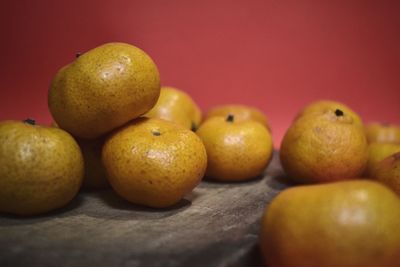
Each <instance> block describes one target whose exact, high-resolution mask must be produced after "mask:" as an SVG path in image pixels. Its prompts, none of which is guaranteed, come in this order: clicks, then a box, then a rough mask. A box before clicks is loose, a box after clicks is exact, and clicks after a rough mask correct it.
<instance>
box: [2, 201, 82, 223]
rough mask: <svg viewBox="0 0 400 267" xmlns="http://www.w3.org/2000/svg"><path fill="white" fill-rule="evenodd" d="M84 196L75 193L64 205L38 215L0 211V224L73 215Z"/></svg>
mask: <svg viewBox="0 0 400 267" xmlns="http://www.w3.org/2000/svg"><path fill="white" fill-rule="evenodd" d="M84 202H85V198H84V197H83V196H82V195H81V194H77V195H76V196H75V198H74V199H72V200H71V202H70V203H68V204H67V205H66V206H64V207H62V208H58V209H56V210H53V211H50V212H47V213H43V214H38V215H14V214H8V213H0V227H1V226H18V225H29V224H36V223H40V222H44V221H47V220H51V219H54V218H63V217H69V216H75V215H77V214H79V210H80V208H81V207H82V206H83V205H84Z"/></svg>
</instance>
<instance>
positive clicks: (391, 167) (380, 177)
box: [371, 152, 400, 196]
mask: <svg viewBox="0 0 400 267" xmlns="http://www.w3.org/2000/svg"><path fill="white" fill-rule="evenodd" d="M371 176H372V178H373V179H376V180H377V181H379V182H381V183H383V184H385V185H387V186H388V187H390V188H391V189H393V191H395V192H396V193H397V194H398V195H399V196H400V152H397V153H394V154H392V155H390V156H388V157H386V158H385V159H383V160H382V161H380V162H379V163H378V164H377V166H376V168H374V169H373V171H372V173H371Z"/></svg>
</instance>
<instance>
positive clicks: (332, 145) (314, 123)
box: [280, 110, 368, 183]
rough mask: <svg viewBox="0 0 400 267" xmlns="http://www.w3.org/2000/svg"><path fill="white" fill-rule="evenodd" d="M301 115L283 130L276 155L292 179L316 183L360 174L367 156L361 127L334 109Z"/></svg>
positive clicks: (365, 142) (299, 181) (349, 117)
mask: <svg viewBox="0 0 400 267" xmlns="http://www.w3.org/2000/svg"><path fill="white" fill-rule="evenodd" d="M336 112H337V111H336V110H327V111H325V112H323V113H322V112H321V113H312V114H308V115H303V116H301V117H299V118H298V119H297V120H295V121H294V122H293V124H292V125H291V126H290V127H289V129H288V130H287V132H286V133H285V135H284V137H283V140H282V144H281V148H280V159H281V163H282V167H283V169H284V170H285V172H286V174H287V175H288V176H289V177H290V178H291V180H292V181H294V182H297V183H320V182H332V181H337V180H344V179H352V178H354V177H360V176H361V175H362V173H363V172H364V169H365V167H366V164H367V160H368V145H367V140H366V137H365V134H364V129H363V127H361V126H359V125H358V124H357V123H355V122H354V120H353V118H352V117H351V116H350V115H349V114H346V113H341V112H340V110H338V112H337V113H338V115H337V114H336Z"/></svg>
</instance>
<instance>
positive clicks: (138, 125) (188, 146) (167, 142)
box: [102, 118, 207, 208]
mask: <svg viewBox="0 0 400 267" xmlns="http://www.w3.org/2000/svg"><path fill="white" fill-rule="evenodd" d="M102 160H103V164H104V166H105V168H106V171H107V175H108V180H109V181H110V184H111V186H112V187H113V188H114V190H115V191H116V192H117V193H118V194H119V195H120V196H121V197H123V198H124V199H126V200H128V201H130V202H132V203H135V204H141V205H145V206H149V207H154V208H166V207H169V206H172V205H174V204H176V203H177V202H179V201H180V200H181V199H182V198H183V197H184V196H185V194H187V193H189V192H191V191H192V190H193V189H194V188H195V186H196V185H197V184H198V183H199V182H200V181H201V179H202V178H203V176H204V172H205V170H206V167H207V154H206V150H205V148H204V145H203V143H202V142H201V140H200V138H198V137H197V135H196V134H195V133H193V132H192V131H190V130H188V129H186V128H184V127H183V126H180V125H179V124H176V123H172V122H169V121H165V120H161V119H154V118H151V119H149V118H139V119H137V120H135V121H133V122H131V123H129V124H127V125H125V126H124V127H122V128H121V129H118V130H116V131H115V132H114V133H113V134H112V135H111V136H110V137H109V138H108V139H107V140H106V142H105V144H104V146H103V152H102Z"/></svg>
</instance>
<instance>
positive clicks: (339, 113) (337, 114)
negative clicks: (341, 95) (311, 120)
mask: <svg viewBox="0 0 400 267" xmlns="http://www.w3.org/2000/svg"><path fill="white" fill-rule="evenodd" d="M335 115H336V116H338V117H340V116H343V115H344V113H343V111H341V110H340V109H336V110H335Z"/></svg>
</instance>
